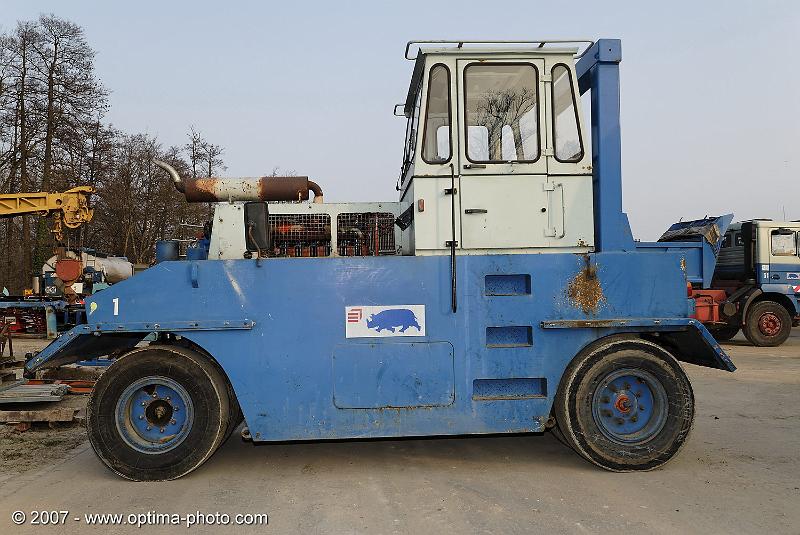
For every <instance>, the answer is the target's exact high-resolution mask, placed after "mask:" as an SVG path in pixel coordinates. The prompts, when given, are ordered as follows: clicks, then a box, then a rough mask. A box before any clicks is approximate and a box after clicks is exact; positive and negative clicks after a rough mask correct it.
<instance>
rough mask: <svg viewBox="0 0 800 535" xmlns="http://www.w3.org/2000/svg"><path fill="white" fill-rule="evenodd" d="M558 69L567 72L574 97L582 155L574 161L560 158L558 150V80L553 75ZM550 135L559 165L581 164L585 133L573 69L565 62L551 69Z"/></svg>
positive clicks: (582, 153) (581, 153) (554, 154)
mask: <svg viewBox="0 0 800 535" xmlns="http://www.w3.org/2000/svg"><path fill="white" fill-rule="evenodd" d="M558 67H564V68H565V69H566V70H567V79H568V80H569V89H570V94H571V95H572V110H573V112H574V114H575V126H576V129H577V130H578V143H579V144H580V148H581V152H580V154H579V155H578V156H577V157H576V158H573V159H570V160H562V159H561V158H559V157H558V150H556V139H557V138H556V79H555V76H554V75H553V71H555V70H556V69H557V68H558ZM550 135H551V136H553V158H554V159H555V160H556V161H557V162H558V163H580V162H581V160H583V158H584V157H585V156H586V147H585V146H584V143H583V131H582V129H581V117H580V113H579V112H578V102H577V97H576V96H575V83H574V82H573V80H572V69H570V68H569V65H567V64H566V63H563V62H559V63H556V64H555V65H553V66H552V67H550Z"/></svg>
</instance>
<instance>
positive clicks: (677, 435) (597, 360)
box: [553, 337, 694, 472]
mask: <svg viewBox="0 0 800 535" xmlns="http://www.w3.org/2000/svg"><path fill="white" fill-rule="evenodd" d="M621 368H638V369H643V370H646V371H648V372H649V373H651V374H652V375H653V376H655V377H656V379H658V380H659V381H660V382H661V384H662V385H663V387H664V390H665V391H666V394H667V405H668V407H669V412H668V415H667V419H666V422H665V423H664V426H663V427H662V429H661V430H660V431H659V432H658V434H657V435H655V436H654V437H652V438H651V439H650V440H648V441H647V442H645V443H643V444H637V445H633V444H622V443H618V442H614V441H612V440H610V439H608V438H607V437H606V436H605V435H604V434H603V433H602V432H601V431H600V429H599V427H598V426H597V424H596V423H595V422H594V418H593V416H592V406H591V405H592V396H593V394H594V390H595V388H596V387H597V385H598V383H599V381H600V380H601V379H602V378H604V377H606V376H607V375H608V374H609V373H611V372H613V371H614V370H617V369H621ZM553 412H554V415H555V417H556V422H557V425H558V428H559V430H560V431H561V434H562V435H563V437H564V440H565V441H566V442H567V444H568V445H569V446H570V447H571V448H572V449H573V450H575V451H576V452H577V453H578V454H579V455H581V456H582V457H583V458H585V459H586V460H588V461H589V462H591V463H594V464H596V465H597V466H599V467H601V468H604V469H606V470H610V471H613V472H631V471H645V470H652V469H654V468H658V467H659V466H662V465H664V464H665V463H666V462H667V461H669V460H670V459H672V458H673V457H674V456H675V454H677V453H678V451H679V450H680V449H681V447H682V446H683V445H684V443H685V442H686V439H687V437H688V436H689V432H690V430H691V428H692V422H693V420H694V393H693V391H692V386H691V384H690V383H689V378H688V377H687V376H686V373H685V372H684V371H683V369H682V368H681V366H680V364H679V363H678V361H677V360H676V359H675V358H674V357H673V356H672V355H671V354H670V353H669V352H668V351H666V350H665V349H664V348H662V347H661V346H659V345H656V344H654V343H652V342H648V341H646V340H641V339H637V338H629V337H612V338H609V339H604V340H602V341H599V342H597V343H595V344H592V345H591V346H589V348H587V350H585V351H584V352H582V354H581V355H579V356H578V357H576V358H575V359H574V360H573V362H572V363H571V364H570V365H569V367H568V368H567V370H566V371H565V372H564V376H563V377H562V380H561V384H560V385H559V390H558V392H557V394H556V399H555V403H554V409H553Z"/></svg>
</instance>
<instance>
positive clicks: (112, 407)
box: [86, 345, 230, 481]
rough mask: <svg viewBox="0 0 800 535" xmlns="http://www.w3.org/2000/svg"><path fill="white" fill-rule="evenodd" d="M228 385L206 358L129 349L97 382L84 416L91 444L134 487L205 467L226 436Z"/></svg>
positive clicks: (165, 349)
mask: <svg viewBox="0 0 800 535" xmlns="http://www.w3.org/2000/svg"><path fill="white" fill-rule="evenodd" d="M229 420H230V401H229V395H228V385H227V381H226V380H225V378H224V377H223V375H222V372H221V371H220V370H219V369H218V368H217V367H216V366H215V365H214V363H212V362H210V361H209V360H208V359H207V358H205V357H203V356H202V355H199V354H198V353H195V352H193V351H190V350H188V349H185V348H182V347H176V346H156V345H151V346H148V347H144V348H138V349H134V350H133V351H131V352H129V353H126V354H125V355H124V356H122V357H121V358H119V359H117V361H116V362H115V363H114V364H112V365H111V366H110V367H109V369H108V370H107V371H106V372H105V373H104V374H103V375H101V376H100V379H99V380H98V381H97V384H96V385H95V388H94V390H93V391H92V394H91V396H90V397H89V402H88V405H87V408H86V427H87V431H88V435H89V442H90V443H91V445H92V448H93V449H94V451H95V453H97V455H98V457H100V459H101V460H102V461H103V463H104V464H105V465H106V466H107V467H108V468H110V469H111V470H112V471H114V472H115V473H117V474H118V475H120V476H122V477H124V478H126V479H131V480H134V481H164V480H169V479H177V478H179V477H181V476H184V475H186V474H188V473H189V472H191V471H192V470H194V469H195V468H197V467H198V466H200V465H201V464H203V462H205V461H206V460H207V459H208V458H209V457H211V455H212V454H213V453H214V451H215V450H216V449H217V447H219V445H220V444H222V442H223V441H224V439H225V438H226V435H227V434H228V432H229V430H230V428H229Z"/></svg>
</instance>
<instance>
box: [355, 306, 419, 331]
mask: <svg viewBox="0 0 800 535" xmlns="http://www.w3.org/2000/svg"><path fill="white" fill-rule="evenodd" d="M344 319H345V323H344V325H345V337H347V338H382V337H385V336H425V305H394V306H369V305H363V306H350V307H345V309H344Z"/></svg>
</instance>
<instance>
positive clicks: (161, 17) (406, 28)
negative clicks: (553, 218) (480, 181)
mask: <svg viewBox="0 0 800 535" xmlns="http://www.w3.org/2000/svg"><path fill="white" fill-rule="evenodd" d="M0 8H1V10H0V12H2V14H3V16H2V19H0V30H2V31H8V30H10V29H12V28H13V26H14V25H15V23H16V21H17V20H26V19H34V18H36V17H38V16H39V14H40V13H54V14H56V15H58V16H60V17H63V18H67V19H70V20H72V21H73V22H75V23H77V24H79V25H81V26H82V27H83V28H84V30H85V32H86V37H87V39H88V41H89V43H90V45H91V46H92V47H93V48H94V49H95V50H96V51H97V57H96V71H97V75H98V77H99V78H100V79H101V81H102V82H103V84H104V85H105V86H106V87H107V88H108V89H109V90H110V91H111V95H110V104H111V109H110V111H109V113H108V115H107V117H106V120H107V121H108V122H111V123H113V124H114V126H116V127H118V128H120V129H122V130H123V131H126V132H129V133H133V132H146V133H149V134H152V135H156V136H157V137H158V138H159V140H160V141H161V142H162V143H164V144H165V145H182V144H184V143H186V141H187V132H188V130H189V126H190V125H194V126H195V128H196V129H198V130H199V131H200V132H202V133H203V134H204V135H205V137H206V138H207V139H209V140H210V141H212V142H214V143H217V144H219V145H222V146H223V147H224V149H225V153H224V160H225V163H226V165H227V167H228V169H227V171H226V174H227V175H228V176H255V175H263V174H266V173H268V172H270V171H271V170H272V169H273V168H275V167H279V168H280V169H282V170H293V171H295V172H297V173H298V174H300V175H308V176H309V177H311V179H312V180H315V181H316V182H318V183H319V184H321V185H322V186H323V188H324V190H325V200H326V201H329V202H344V201H378V200H380V201H387V200H396V199H397V193H396V192H395V189H394V186H395V181H396V179H397V175H398V172H399V169H400V164H401V157H402V152H403V136H404V131H405V124H404V119H402V118H397V117H394V116H393V115H392V108H393V106H394V104H396V103H399V102H403V101H404V99H405V95H406V92H407V90H408V82H409V79H410V76H411V70H412V66H413V64H412V63H411V62H410V61H406V60H405V59H404V58H403V50H404V47H405V43H406V42H407V41H409V40H412V39H543V38H551V39H556V38H590V39H597V38H604V37H605V38H619V39H622V50H623V54H622V58H623V59H622V64H621V84H622V89H621V93H622V97H621V107H622V117H621V121H622V146H623V149H622V150H623V154H622V160H623V191H624V194H623V195H624V201H623V202H624V207H625V210H626V212H627V213H628V216H629V218H630V221H631V226H632V228H633V233H634V236H636V237H637V238H640V239H646V240H652V239H656V238H658V237H659V236H660V234H661V232H662V231H663V230H665V229H666V228H667V227H668V226H669V225H670V224H671V223H672V222H674V221H677V220H678V219H680V218H683V219H684V220H685V219H695V218H699V217H703V216H705V215H719V214H723V213H729V212H733V213H734V215H735V218H736V220H742V219H751V218H756V217H767V218H773V219H783V218H784V213H785V217H786V218H787V219H800V99H798V97H797V95H796V92H795V91H796V89H797V88H798V87H800V70H798V69H797V68H796V65H797V63H798V59H797V58H795V57H793V54H794V52H795V51H797V50H798V47H797V45H796V35H797V33H798V31H800V2H797V1H796V0H786V1H771V0H761V1H753V2H743V1H728V2H723V1H721V0H720V1H707V2H698V1H697V0H693V1H683V0H673V1H669V2H646V1H641V0H640V1H638V2H633V1H631V2H627V1H626V2H613V1H609V2H597V1H596V0H594V1H583V0H576V1H572V2H557V1H553V0H550V1H547V2H544V1H540V0H527V1H522V2H518V1H512V0H504V1H502V2H497V1H487V0H483V1H472V0H458V1H447V2H436V1H433V0H427V1H418V0H404V1H403V2H380V1H375V0H373V1H371V2H370V1H363V2H356V1H343V0H340V1H336V2H312V1H305V2H304V1H295V2H270V1H261V2H255V1H253V2H249V1H229V2H222V1H216V2H209V1H205V0H195V1H164V0H161V1H151V0H138V1H136V2H101V1H99V0H97V1H84V0H71V1H69V2H65V1H63V0H58V1H48V0H0Z"/></svg>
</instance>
